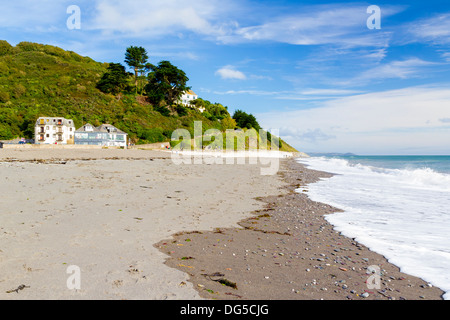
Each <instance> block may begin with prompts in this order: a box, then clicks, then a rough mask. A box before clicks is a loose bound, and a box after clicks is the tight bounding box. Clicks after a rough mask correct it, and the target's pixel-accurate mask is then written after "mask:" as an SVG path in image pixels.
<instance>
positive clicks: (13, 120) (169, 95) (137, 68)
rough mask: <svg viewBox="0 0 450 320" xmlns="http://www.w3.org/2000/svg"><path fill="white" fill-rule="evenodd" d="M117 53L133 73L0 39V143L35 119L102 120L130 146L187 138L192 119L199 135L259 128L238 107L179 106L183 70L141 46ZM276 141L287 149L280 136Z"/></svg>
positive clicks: (29, 128)
mask: <svg viewBox="0 0 450 320" xmlns="http://www.w3.org/2000/svg"><path fill="white" fill-rule="evenodd" d="M124 55H125V57H124V62H125V63H126V65H127V66H128V67H130V69H131V70H132V71H133V72H127V70H126V68H125V66H124V65H122V64H120V63H101V62H97V61H94V60H92V59H91V58H89V57H83V56H81V55H79V54H77V53H75V52H72V51H65V50H63V49H61V48H58V47H55V46H51V45H44V44H38V43H31V42H21V43H19V44H17V45H16V46H12V45H10V44H9V43H8V42H6V41H4V40H0V140H9V139H14V138H17V137H25V138H28V139H32V138H34V137H33V135H34V125H35V121H36V119H37V118H39V117H41V116H47V117H57V116H58V117H65V118H69V119H73V120H74V122H75V126H76V127H77V128H79V127H81V126H82V125H83V124H85V123H91V124H92V125H94V126H98V125H100V124H102V123H109V124H112V125H114V126H116V127H117V128H119V129H121V130H123V131H125V132H127V133H128V134H129V138H130V140H131V142H132V143H136V144H147V143H155V142H164V141H169V140H170V139H171V135H172V132H173V131H174V130H176V129H180V128H181V129H186V130H188V131H189V132H190V133H191V135H192V136H193V134H194V121H201V122H202V131H203V132H205V131H207V130H209V129H217V130H219V131H220V132H225V130H227V129H238V128H243V129H249V128H254V129H256V130H259V129H260V126H259V124H258V122H257V121H256V118H255V117H254V116H253V115H251V114H247V113H245V112H244V111H242V110H237V111H236V112H235V113H234V114H233V115H231V114H230V113H229V111H228V107H227V106H224V105H222V104H220V103H217V102H215V103H212V102H210V101H207V100H204V99H201V98H198V99H196V100H194V101H192V102H191V105H189V106H184V105H182V104H179V103H178V101H179V98H180V96H181V95H182V94H183V92H185V91H186V90H189V89H190V87H188V86H187V83H188V81H189V78H188V76H187V75H186V74H185V72H184V71H183V70H181V69H179V68H178V67H177V66H174V65H173V64H172V63H171V62H170V61H166V60H163V61H161V62H159V63H158V64H156V65H153V64H151V63H149V62H148V53H147V51H146V50H145V49H144V48H142V47H133V46H131V47H129V48H127V50H126V52H125V53H124ZM200 108H201V109H202V110H204V112H203V113H202V112H200V111H199V109H200ZM280 145H282V146H283V148H288V145H287V144H286V143H281V140H280Z"/></svg>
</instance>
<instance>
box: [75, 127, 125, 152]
mask: <svg viewBox="0 0 450 320" xmlns="http://www.w3.org/2000/svg"><path fill="white" fill-rule="evenodd" d="M127 136H128V135H127V133H125V132H123V131H122V130H119V129H117V128H116V127H114V126H112V125H110V124H102V125H101V126H99V127H94V126H93V125H91V124H90V123H87V124H85V125H84V126H82V127H81V128H80V129H78V130H77V131H76V132H75V144H78V145H97V146H102V147H124V148H127Z"/></svg>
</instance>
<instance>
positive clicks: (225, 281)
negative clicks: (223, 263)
mask: <svg viewBox="0 0 450 320" xmlns="http://www.w3.org/2000/svg"><path fill="white" fill-rule="evenodd" d="M202 276H205V277H207V278H208V279H209V280H211V281H215V282H218V283H220V284H222V285H224V286H227V287H231V288H233V289H236V290H237V285H236V283H235V282H231V281H230V280H228V279H225V278H223V277H224V276H225V275H224V274H223V273H220V272H214V273H211V274H206V273H202ZM212 277H214V278H215V277H221V278H219V279H212Z"/></svg>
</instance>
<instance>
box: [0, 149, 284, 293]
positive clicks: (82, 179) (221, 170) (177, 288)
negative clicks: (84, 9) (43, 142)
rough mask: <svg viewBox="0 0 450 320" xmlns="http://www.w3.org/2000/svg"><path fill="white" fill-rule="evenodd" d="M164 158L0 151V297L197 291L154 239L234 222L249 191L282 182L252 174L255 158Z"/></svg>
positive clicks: (252, 203) (247, 204) (262, 191)
mask: <svg viewBox="0 0 450 320" xmlns="http://www.w3.org/2000/svg"><path fill="white" fill-rule="evenodd" d="M168 157H169V154H167V153H163V152H156V151H142V150H85V151H81V152H80V150H27V151H21V150H0V181H1V183H0V194H1V197H0V270H1V273H0V299H199V298H200V295H199V294H198V292H197V291H196V290H195V288H193V286H192V285H191V284H189V283H188V275H187V274H186V273H184V272H182V271H179V270H176V269H173V268H170V267H168V266H167V265H165V264H164V261H165V260H166V258H167V257H168V256H167V255H166V254H164V253H163V252H161V251H159V250H158V249H157V248H156V247H155V246H154V245H155V243H157V242H159V241H161V239H167V238H170V237H171V235H172V234H174V233H178V232H182V231H190V230H213V229H214V228H216V227H221V228H232V227H236V226H237V224H236V223H237V222H238V221H240V220H242V219H244V218H248V217H250V216H251V212H252V211H254V210H257V209H260V208H262V205H263V203H262V202H259V201H257V200H255V199H254V198H255V197H258V196H268V195H271V194H277V192H279V190H280V187H281V186H282V185H283V182H281V181H280V179H279V178H278V177H277V176H276V175H275V176H261V175H260V171H259V169H260V168H259V166H258V165H248V164H247V165H175V164H174V163H173V162H172V161H171V160H170V159H168ZM75 159H76V160H75ZM86 160H89V161H86ZM71 265H75V266H78V267H79V268H80V271H81V289H80V290H69V289H68V287H67V284H66V283H67V279H68V278H69V276H71V274H68V273H67V268H68V267H69V266H71ZM14 290H15V291H14Z"/></svg>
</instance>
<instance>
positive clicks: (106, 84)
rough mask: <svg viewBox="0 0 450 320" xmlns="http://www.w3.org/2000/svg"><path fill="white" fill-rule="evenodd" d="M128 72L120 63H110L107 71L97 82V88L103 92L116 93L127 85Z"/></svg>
mask: <svg viewBox="0 0 450 320" xmlns="http://www.w3.org/2000/svg"><path fill="white" fill-rule="evenodd" d="M127 80H128V74H127V73H126V71H125V67H124V66H123V65H121V64H120V63H110V64H109V66H108V71H106V72H105V74H103V76H102V78H101V79H100V81H99V82H98V83H97V89H99V90H100V91H102V92H105V93H112V94H118V93H119V92H121V91H122V90H123V89H125V88H126V86H127Z"/></svg>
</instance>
